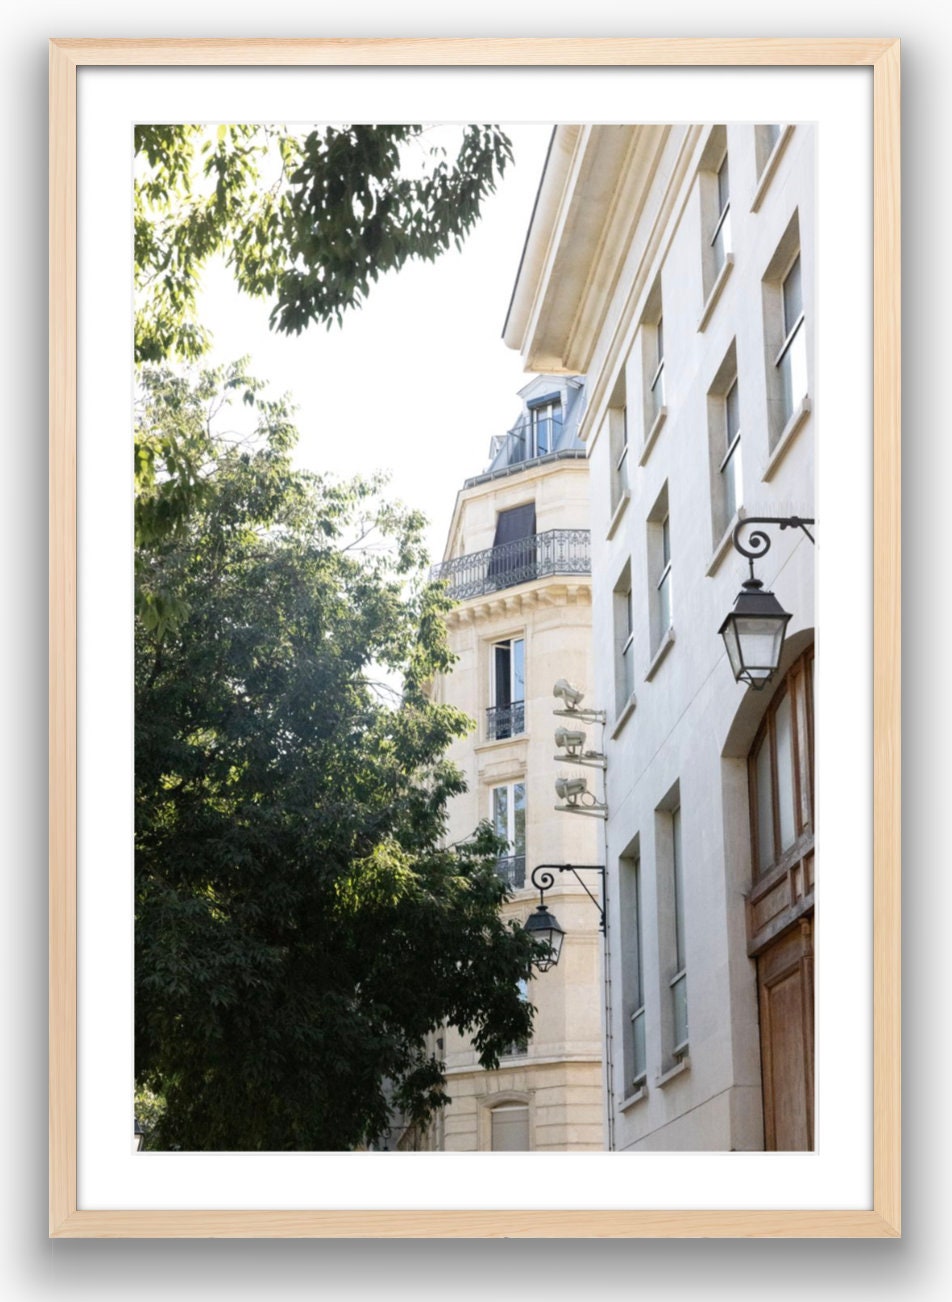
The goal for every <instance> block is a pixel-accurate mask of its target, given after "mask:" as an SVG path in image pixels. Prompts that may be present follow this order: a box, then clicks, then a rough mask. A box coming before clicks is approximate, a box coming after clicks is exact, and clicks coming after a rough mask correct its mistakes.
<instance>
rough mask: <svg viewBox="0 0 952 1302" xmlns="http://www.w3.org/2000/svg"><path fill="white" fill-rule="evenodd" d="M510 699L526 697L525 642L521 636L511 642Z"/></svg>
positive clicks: (521, 699) (515, 699)
mask: <svg viewBox="0 0 952 1302" xmlns="http://www.w3.org/2000/svg"><path fill="white" fill-rule="evenodd" d="M512 699H513V700H514V701H524V700H525V699H526V644H525V642H524V641H523V640H522V638H521V637H517V638H514V639H513V642H512Z"/></svg>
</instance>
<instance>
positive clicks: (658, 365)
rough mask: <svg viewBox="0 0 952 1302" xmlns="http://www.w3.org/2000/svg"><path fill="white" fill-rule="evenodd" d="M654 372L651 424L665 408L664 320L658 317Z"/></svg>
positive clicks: (654, 336)
mask: <svg viewBox="0 0 952 1302" xmlns="http://www.w3.org/2000/svg"><path fill="white" fill-rule="evenodd" d="M653 344H654V370H653V372H652V375H651V383H650V385H649V391H650V394H651V400H650V401H651V424H652V425H653V424H654V422H655V421H656V420H657V419H658V417H659V416H660V415H661V412H662V410H663V408H664V318H663V317H660V316H659V317H658V320H657V322H656V324H655V327H654V332H653Z"/></svg>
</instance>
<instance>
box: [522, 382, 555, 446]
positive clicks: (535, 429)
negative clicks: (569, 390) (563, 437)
mask: <svg viewBox="0 0 952 1302" xmlns="http://www.w3.org/2000/svg"><path fill="white" fill-rule="evenodd" d="M561 430H562V403H561V402H560V401H559V399H558V397H552V396H550V397H548V398H543V399H542V400H541V401H540V402H535V403H530V404H529V428H528V431H527V433H528V439H527V443H528V446H527V448H526V457H544V456H545V455H546V453H547V452H552V451H553V450H554V449H555V445H556V442H557V441H558V436H559V434H560V433H561Z"/></svg>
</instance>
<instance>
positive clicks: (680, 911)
mask: <svg viewBox="0 0 952 1302" xmlns="http://www.w3.org/2000/svg"><path fill="white" fill-rule="evenodd" d="M671 844H672V854H673V858H674V864H673V868H674V939H675V950H676V956H677V968H678V971H680V970H681V969H682V968H683V967H684V964H685V956H684V877H683V873H682V862H681V810H680V809H676V810H675V811H674V813H673V814H672V815H671Z"/></svg>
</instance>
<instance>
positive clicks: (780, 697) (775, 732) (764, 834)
mask: <svg viewBox="0 0 952 1302" xmlns="http://www.w3.org/2000/svg"><path fill="white" fill-rule="evenodd" d="M748 780H749V785H750V805H751V839H752V842H753V849H754V855H753V860H754V876H755V878H759V877H763V876H764V875H765V874H766V873H769V872H770V871H771V870H772V869H773V868H774V867H776V866H777V865H779V864H784V865H786V866H789V865H790V864H791V863H793V862H798V861H799V860H800V859H802V858H803V857H804V855H806V854H807V853H809V851H810V850H811V849H812V845H813V653H812V651H811V652H809V653H808V654H807V655H806V656H804V657H802V658H801V659H800V660H799V661H798V662H797V664H795V665H794V666H793V668H792V669H791V670H790V672H789V674H788V675H787V677H786V678H785V680H784V683H783V686H782V688H781V689H780V691H779V692H778V693H777V695H776V696H775V697H774V699H773V700H772V701H771V703H770V706H769V708H768V710H767V714H766V717H765V718H764V721H763V723H762V724H761V726H760V731H759V733H758V735H757V738H756V740H755V742H754V746H753V749H752V750H751V753H750V760H749V762H748Z"/></svg>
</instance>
